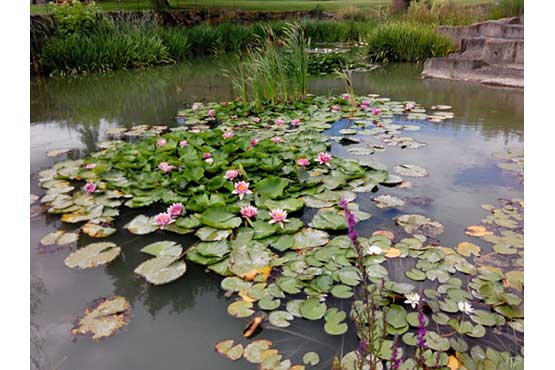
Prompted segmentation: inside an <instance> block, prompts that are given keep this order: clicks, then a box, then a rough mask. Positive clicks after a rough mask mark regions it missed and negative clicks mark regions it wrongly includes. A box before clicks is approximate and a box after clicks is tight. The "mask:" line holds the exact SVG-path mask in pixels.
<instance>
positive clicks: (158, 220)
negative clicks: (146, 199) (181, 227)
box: [154, 213, 175, 230]
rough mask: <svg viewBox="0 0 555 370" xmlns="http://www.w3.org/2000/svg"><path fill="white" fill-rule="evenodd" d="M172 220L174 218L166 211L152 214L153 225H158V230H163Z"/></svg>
mask: <svg viewBox="0 0 555 370" xmlns="http://www.w3.org/2000/svg"><path fill="white" fill-rule="evenodd" d="M174 222H175V220H174V219H173V218H172V216H170V215H169V214H168V213H159V214H157V215H156V216H154V225H157V226H158V227H160V230H164V228H165V227H166V226H168V225H169V224H171V223H174Z"/></svg>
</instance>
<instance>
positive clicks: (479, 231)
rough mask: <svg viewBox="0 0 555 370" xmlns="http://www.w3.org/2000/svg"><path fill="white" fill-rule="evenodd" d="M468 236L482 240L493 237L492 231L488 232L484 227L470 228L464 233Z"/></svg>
mask: <svg viewBox="0 0 555 370" xmlns="http://www.w3.org/2000/svg"><path fill="white" fill-rule="evenodd" d="M464 233H465V234H466V235H469V236H475V237H478V238H482V237H484V236H486V235H492V234H493V233H492V232H491V231H488V229H486V228H485V227H484V226H479V225H476V226H468V227H467V228H466V230H465V232H464Z"/></svg>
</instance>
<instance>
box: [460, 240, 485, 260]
mask: <svg viewBox="0 0 555 370" xmlns="http://www.w3.org/2000/svg"><path fill="white" fill-rule="evenodd" d="M457 252H459V254H460V255H462V256H465V257H470V256H471V255H474V256H476V257H479V256H480V247H479V246H477V245H476V244H472V243H468V242H462V243H459V244H458V245H457Z"/></svg>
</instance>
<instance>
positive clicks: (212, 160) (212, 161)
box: [204, 158, 214, 164]
mask: <svg viewBox="0 0 555 370" xmlns="http://www.w3.org/2000/svg"><path fill="white" fill-rule="evenodd" d="M204 161H205V162H206V163H208V164H212V163H214V158H206V159H205V160H204Z"/></svg>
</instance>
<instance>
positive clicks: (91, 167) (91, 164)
mask: <svg viewBox="0 0 555 370" xmlns="http://www.w3.org/2000/svg"><path fill="white" fill-rule="evenodd" d="M85 168H86V169H87V170H92V169H93V168H96V163H89V164H87V165H86V166H85Z"/></svg>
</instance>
